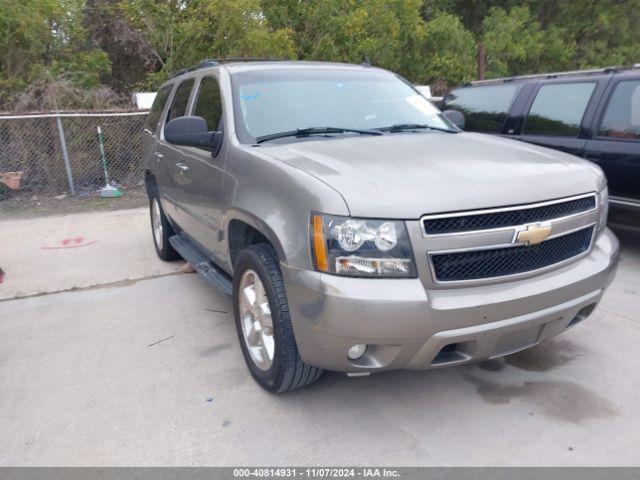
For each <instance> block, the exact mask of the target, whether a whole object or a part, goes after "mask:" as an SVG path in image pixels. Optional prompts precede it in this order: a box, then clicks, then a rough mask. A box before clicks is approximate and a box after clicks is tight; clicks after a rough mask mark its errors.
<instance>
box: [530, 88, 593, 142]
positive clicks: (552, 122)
mask: <svg viewBox="0 0 640 480" xmlns="http://www.w3.org/2000/svg"><path fill="white" fill-rule="evenodd" d="M594 88H596V83H595V82H579V83H578V82H576V83H560V84H555V85H543V86H542V87H540V90H538V93H537V94H536V98H535V100H534V101H533V104H532V105H531V109H530V110H529V115H528V116H527V121H526V123H525V126H524V133H525V134H529V135H554V136H563V137H576V136H578V131H579V129H580V124H581V123H582V117H583V116H584V112H585V110H586V109H587V105H589V100H590V99H591V94H592V93H593V90H594Z"/></svg>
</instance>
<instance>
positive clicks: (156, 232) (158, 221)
mask: <svg viewBox="0 0 640 480" xmlns="http://www.w3.org/2000/svg"><path fill="white" fill-rule="evenodd" d="M149 214H150V218H151V238H152V239H153V245H154V246H155V247H156V253H157V254H158V257H160V258H161V259H162V260H165V261H167V262H168V261H171V260H177V259H179V258H180V254H179V253H178V252H176V251H175V249H174V248H173V247H172V246H171V243H169V238H170V237H172V236H173V235H175V231H174V230H173V227H172V226H171V224H170V223H169V220H168V219H167V216H166V215H165V214H164V210H163V209H162V203H160V198H159V195H158V189H157V188H156V186H155V185H151V186H150V187H149ZM157 226H159V229H157Z"/></svg>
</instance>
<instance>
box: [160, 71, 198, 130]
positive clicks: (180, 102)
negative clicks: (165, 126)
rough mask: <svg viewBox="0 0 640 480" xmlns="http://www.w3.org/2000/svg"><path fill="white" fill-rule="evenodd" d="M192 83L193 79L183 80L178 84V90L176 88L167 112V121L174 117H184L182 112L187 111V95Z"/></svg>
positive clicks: (189, 92)
mask: <svg viewBox="0 0 640 480" xmlns="http://www.w3.org/2000/svg"><path fill="white" fill-rule="evenodd" d="M193 83H194V80H193V79H191V80H185V81H184V82H182V83H181V84H180V86H178V90H176V94H175V96H174V97H173V103H172V104H171V108H170V109H169V113H168V114H167V122H170V121H171V120H173V119H174V118H178V117H184V114H185V113H186V111H187V103H189V95H190V94H191V89H192V88H193Z"/></svg>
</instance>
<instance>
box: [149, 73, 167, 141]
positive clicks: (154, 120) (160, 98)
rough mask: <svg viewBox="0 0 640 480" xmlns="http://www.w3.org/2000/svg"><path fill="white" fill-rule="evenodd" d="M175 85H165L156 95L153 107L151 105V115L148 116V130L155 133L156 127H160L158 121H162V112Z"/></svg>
mask: <svg viewBox="0 0 640 480" xmlns="http://www.w3.org/2000/svg"><path fill="white" fill-rule="evenodd" d="M172 86H173V85H165V86H164V87H162V88H161V89H160V90H158V93H157V94H156V98H154V100H153V105H151V110H150V111H149V115H148V116H147V124H146V128H148V129H149V130H151V131H152V132H154V133H155V131H156V127H157V126H158V121H159V120H160V115H162V110H164V104H165V103H167V98H169V93H171V87H172Z"/></svg>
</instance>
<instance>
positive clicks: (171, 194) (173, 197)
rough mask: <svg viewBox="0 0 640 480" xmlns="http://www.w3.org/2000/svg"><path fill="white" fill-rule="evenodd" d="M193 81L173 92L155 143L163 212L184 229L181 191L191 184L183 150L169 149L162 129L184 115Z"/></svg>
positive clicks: (191, 79)
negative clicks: (185, 167) (185, 166)
mask: <svg viewBox="0 0 640 480" xmlns="http://www.w3.org/2000/svg"><path fill="white" fill-rule="evenodd" d="M194 84H195V80H194V79H193V78H189V79H186V80H183V81H182V82H180V83H179V84H178V86H177V88H176V90H175V94H174V95H173V99H172V100H171V104H170V106H169V108H168V110H167V114H166V116H165V118H164V121H163V124H162V125H161V127H160V129H159V133H158V136H157V140H156V157H157V158H158V163H159V165H160V166H161V167H160V175H159V177H158V179H157V180H158V187H159V190H160V194H161V196H162V197H163V200H164V201H165V202H166V203H167V205H166V206H164V204H163V206H164V208H165V212H166V213H167V214H169V216H171V217H172V218H173V220H174V221H175V222H176V223H177V224H178V225H179V226H180V227H181V228H185V223H186V222H187V220H188V216H187V215H186V214H185V211H184V209H182V208H181V205H182V204H183V202H184V187H185V185H187V184H188V183H189V181H190V179H189V177H188V175H187V173H188V172H186V171H185V170H184V168H183V165H184V154H183V150H184V147H179V146H177V145H171V144H170V143H169V142H167V141H166V139H165V138H164V126H165V125H166V124H167V123H169V122H170V121H171V120H173V119H174V118H178V117H182V116H184V115H185V114H186V112H187V107H188V106H189V98H190V96H191V91H192V89H193V85H194Z"/></svg>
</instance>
